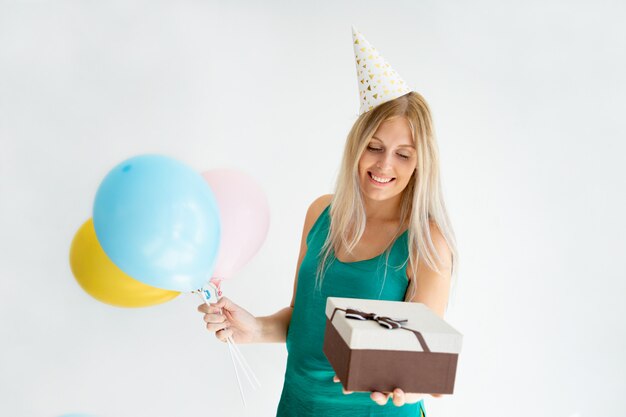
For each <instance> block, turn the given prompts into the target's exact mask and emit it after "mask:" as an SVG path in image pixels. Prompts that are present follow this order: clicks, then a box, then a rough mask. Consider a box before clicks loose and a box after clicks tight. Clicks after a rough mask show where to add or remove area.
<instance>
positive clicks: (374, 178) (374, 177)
mask: <svg viewBox="0 0 626 417" xmlns="http://www.w3.org/2000/svg"><path fill="white" fill-rule="evenodd" d="M367 175H368V176H369V177H370V180H372V182H374V183H375V184H379V185H387V184H389V183H390V182H393V181H395V177H384V176H379V175H375V174H373V173H371V172H370V171H367Z"/></svg>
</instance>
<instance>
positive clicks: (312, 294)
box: [276, 206, 425, 417]
mask: <svg viewBox="0 0 626 417" xmlns="http://www.w3.org/2000/svg"><path fill="white" fill-rule="evenodd" d="M329 207H330V206H328V207H326V209H324V211H323V212H322V214H321V215H320V216H319V218H318V219H317V220H316V222H315V224H314V225H313V227H312V228H311V231H310V232H309V234H308V236H307V237H306V242H307V252H306V254H305V256H304V259H303V260H302V264H301V265H300V270H299V272H298V288H297V293H296V294H297V295H296V302H295V305H294V309H293V315H292V316H291V323H290V325H289V331H288V332H287V351H288V353H289V355H288V358H287V370H286V372H285V383H284V386H283V391H282V395H281V398H280V403H279V405H278V411H277V414H276V415H277V416H278V417H307V416H311V417H313V416H315V417H323V416H332V417H343V416H350V417H365V416H385V417H391V416H415V417H421V416H424V415H425V413H424V410H423V403H422V401H420V402H418V403H414V404H405V405H404V406H402V407H396V406H395V405H393V403H392V401H391V400H389V401H388V402H387V404H386V405H384V406H380V405H378V404H376V403H375V402H374V401H372V400H371V399H370V394H369V393H367V392H355V393H352V394H348V395H345V394H343V392H342V389H341V384H340V383H336V382H333V376H334V375H335V373H334V371H333V368H332V367H331V365H330V363H328V360H327V359H326V356H325V355H324V353H323V352H322V346H323V343H324V329H325V326H326V314H325V309H326V298H327V297H349V298H367V299H380V300H394V301H402V300H403V299H404V295H405V292H406V289H407V285H408V280H407V278H406V272H405V271H406V263H405V262H406V260H407V257H408V242H407V232H404V233H403V234H402V235H401V236H399V237H398V238H397V239H396V240H395V242H394V244H393V246H392V249H391V252H390V253H389V259H388V263H387V265H386V267H385V261H386V254H381V255H379V256H377V257H375V258H372V259H367V260H363V261H358V262H349V263H346V262H341V261H339V260H338V259H337V258H335V257H334V256H333V257H332V258H329V260H328V261H327V262H330V266H329V267H328V269H327V271H326V274H325V275H324V281H323V285H322V288H321V291H320V290H319V289H315V275H316V271H317V265H318V260H320V259H321V256H320V252H321V248H322V245H323V244H324V241H325V239H326V236H327V234H328V230H329V227H330V216H329ZM331 259H332V260H331ZM385 270H386V271H385Z"/></svg>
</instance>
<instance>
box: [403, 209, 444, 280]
mask: <svg viewBox="0 0 626 417" xmlns="http://www.w3.org/2000/svg"><path fill="white" fill-rule="evenodd" d="M429 228H430V239H431V241H432V242H433V247H434V248H435V251H436V252H437V254H436V255H437V257H438V258H439V261H438V262H437V267H438V268H439V269H440V270H444V271H447V270H449V269H450V267H451V265H452V251H451V250H450V246H448V242H447V241H446V238H445V237H444V235H443V233H441V230H439V226H437V223H435V222H432V221H431V222H430V227H429ZM415 250H417V248H415ZM415 257H416V258H417V257H418V254H417V253H416V254H415ZM421 269H427V270H430V268H428V267H427V266H426V265H425V264H424V263H422V266H421ZM406 273H407V278H409V280H410V279H411V277H412V276H413V272H412V268H411V263H410V262H409V263H408V266H407V269H406Z"/></svg>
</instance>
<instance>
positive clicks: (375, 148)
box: [367, 145, 383, 152]
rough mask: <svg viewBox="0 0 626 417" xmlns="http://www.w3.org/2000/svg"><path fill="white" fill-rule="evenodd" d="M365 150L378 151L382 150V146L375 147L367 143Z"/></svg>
mask: <svg viewBox="0 0 626 417" xmlns="http://www.w3.org/2000/svg"><path fill="white" fill-rule="evenodd" d="M367 150H368V151H372V152H380V151H382V150H383V148H377V147H375V146H371V145H367Z"/></svg>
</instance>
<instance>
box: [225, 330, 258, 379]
mask: <svg viewBox="0 0 626 417" xmlns="http://www.w3.org/2000/svg"><path fill="white" fill-rule="evenodd" d="M228 343H230V344H231V345H232V347H233V349H234V351H235V353H236V356H235V357H236V358H237V360H238V361H239V364H240V365H241V369H243V372H244V373H245V375H246V378H248V382H249V383H250V385H251V386H252V388H254V389H257V388H260V387H261V383H260V382H259V380H258V379H257V377H256V375H255V374H254V372H252V367H250V364H248V361H247V360H246V357H245V356H243V353H241V351H240V350H239V346H237V344H236V343H235V341H234V340H233V338H232V337H230V336H229V337H228ZM250 376H252V379H254V382H252V379H251V378H250Z"/></svg>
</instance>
